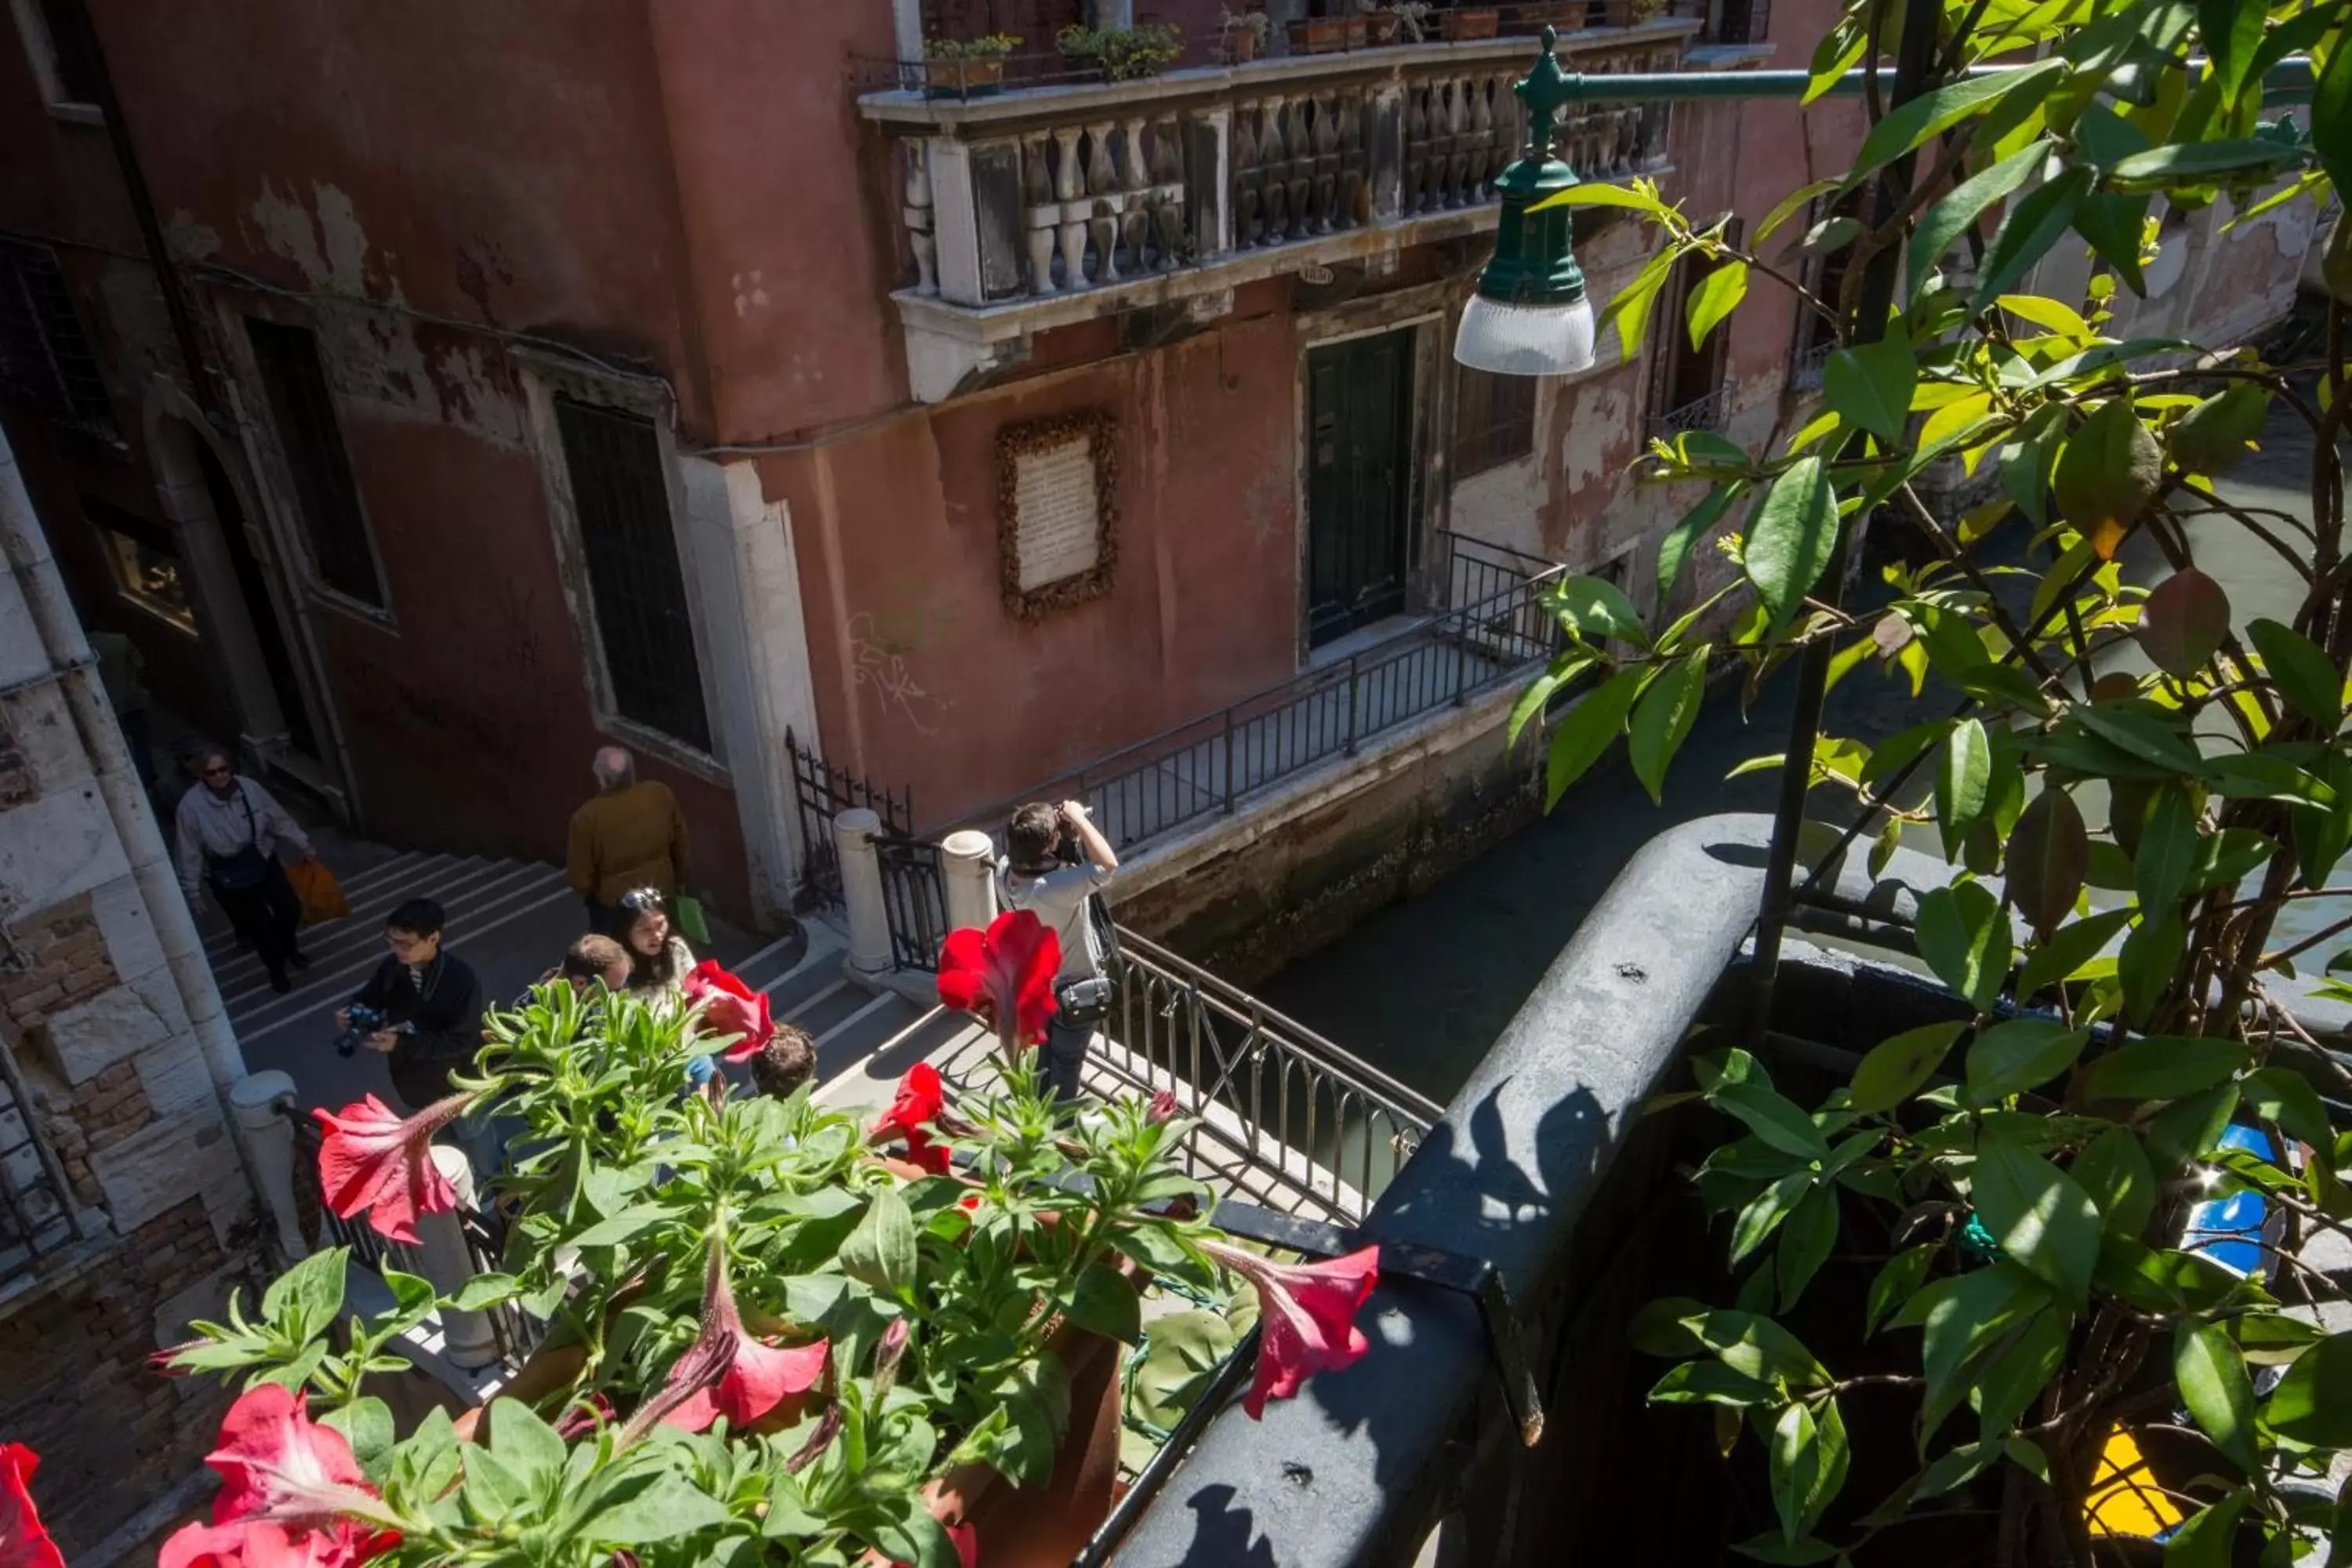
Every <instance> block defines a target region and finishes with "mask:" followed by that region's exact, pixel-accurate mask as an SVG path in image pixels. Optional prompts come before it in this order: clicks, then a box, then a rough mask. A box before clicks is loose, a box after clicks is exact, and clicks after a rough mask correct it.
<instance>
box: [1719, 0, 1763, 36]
mask: <svg viewBox="0 0 2352 1568" xmlns="http://www.w3.org/2000/svg"><path fill="white" fill-rule="evenodd" d="M1722 7H1723V8H1722V10H1720V11H1719V12H1717V15H1716V17H1715V26H1714V27H1713V29H1712V35H1713V36H1712V38H1711V40H1710V41H1711V42H1714V43H1718V44H1760V43H1762V42H1764V40H1765V37H1766V35H1767V34H1769V32H1770V31H1771V30H1772V0H1722Z"/></svg>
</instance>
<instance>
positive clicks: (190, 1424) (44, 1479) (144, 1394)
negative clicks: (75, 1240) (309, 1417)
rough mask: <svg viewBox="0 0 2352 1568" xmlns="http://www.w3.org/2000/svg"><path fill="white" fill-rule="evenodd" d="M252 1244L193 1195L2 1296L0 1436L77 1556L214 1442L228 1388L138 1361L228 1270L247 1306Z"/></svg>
mask: <svg viewBox="0 0 2352 1568" xmlns="http://www.w3.org/2000/svg"><path fill="white" fill-rule="evenodd" d="M257 1255H258V1248H257V1247H256V1246H255V1245H253V1243H252V1242H251V1241H250V1240H249V1239H248V1238H247V1237H243V1236H234V1235H233V1236H232V1237H231V1238H230V1242H229V1244H228V1245H226V1246H225V1245H224V1244H223V1243H222V1242H221V1240H220V1239H219V1238H218V1237H216V1236H215V1232H214V1228H213V1224H212V1220H211V1218H210V1217H209V1216H208V1215H206V1213H205V1205H204V1204H203V1202H202V1201H201V1200H200V1199H198V1198H194V1197H191V1198H189V1199H188V1200H187V1201H186V1202H184V1203H182V1204H181V1205H178V1206H177V1207H175V1208H173V1209H171V1210H169V1211H167V1212H165V1213H163V1214H162V1215H157V1216H156V1217H155V1218H153V1219H152V1220H150V1221H148V1222H147V1223H146V1224H145V1225H143V1226H140V1227H139V1228H138V1229H137V1230H135V1231H133V1232H132V1233H131V1235H130V1236H129V1237H124V1238H122V1239H121V1240H119V1241H115V1242H112V1243H110V1244H108V1245H104V1246H102V1247H95V1248H92V1249H91V1250H90V1251H89V1253H88V1254H86V1255H79V1256H77V1257H76V1258H74V1259H73V1260H72V1264H71V1270H70V1273H69V1274H68V1275H67V1276H66V1277H64V1278H63V1279H58V1280H54V1281H52V1282H49V1283H48V1284H47V1288H46V1289H42V1290H40V1291H38V1292H36V1293H31V1294H28V1295H26V1296H21V1297H19V1298H17V1299H16V1300H14V1301H12V1302H9V1303H6V1304H0V1433H5V1434H6V1435H7V1437H8V1439H9V1440H10V1441H12V1442H19V1443H26V1444H29V1445H31V1447H33V1449H34V1451H35V1452H37V1453H38V1454H39V1455H40V1456H41V1473H40V1477H39V1479H38V1481H37V1495H38V1499H39V1502H40V1506H41V1516H42V1518H43V1519H44V1520H45V1521H47V1523H48V1524H49V1526H50V1528H51V1530H52V1531H54V1532H55V1533H56V1535H57V1538H58V1544H59V1545H60V1546H61V1547H62V1548H63V1549H64V1551H65V1554H66V1559H67V1561H68V1562H72V1561H74V1560H75V1559H76V1558H77V1557H78V1556H79V1554H80V1553H81V1552H85V1551H87V1550H89V1548H90V1547H91V1546H92V1545H94V1544H96V1543H97V1542H99V1541H100V1540H101V1539H103V1538H104V1537H105V1536H106V1535H107V1534H108V1533H109V1532H110V1531H112V1530H114V1529H115V1528H116V1527H117V1526H118V1525H120V1524H121V1522H122V1521H124V1520H126V1519H127V1518H129V1517H130V1516H131V1514H133V1513H135V1512H137V1511H138V1510H139V1509H141V1508H142V1507H144V1506H145V1505H146V1503H148V1502H149V1501H150V1500H152V1499H154V1498H156V1497H158V1496H161V1495H162V1494H163V1493H164V1492H166V1491H168V1490H169V1489H171V1488H173V1486H176V1485H177V1484H179V1483H180V1482H181V1481H182V1480H184V1479H185V1478H186V1477H187V1476H188V1475H190V1474H191V1473H193V1471H194V1468H195V1467H196V1466H197V1465H198V1464H199V1463H201V1461H202V1458H203V1456H204V1455H205V1453H206V1452H208V1451H209V1450H210V1449H211V1448H212V1447H213V1441H214V1437H215V1434H216V1432H217V1430H218V1428H219V1424H220V1416H221V1412H222V1411H223V1410H225V1409H226V1408H227V1405H228V1399H229V1395H228V1394H227V1392H226V1390H224V1389H222V1388H221V1387H220V1386H219V1385H218V1384H215V1383H213V1382H211V1381H210V1380H204V1381H198V1380H194V1379H189V1378H167V1377H164V1376H163V1375H161V1374H159V1373H155V1372H153V1371H152V1370H151V1369H150V1368H149V1367H148V1366H147V1364H146V1355H147V1353H148V1352H150V1351H152V1349H154V1348H155V1346H156V1345H157V1344H158V1342H172V1341H176V1340H178V1339H183V1338H184V1337H186V1331H187V1321H188V1319H189V1318H191V1317H211V1316H212V1315H214V1313H215V1312H216V1311H217V1310H219V1304H218V1301H217V1300H215V1296H216V1295H218V1294H219V1293H220V1291H219V1287H220V1285H221V1284H222V1283H223V1282H224V1279H223V1276H224V1271H226V1274H227V1276H228V1279H229V1280H231V1281H235V1282H241V1283H244V1284H245V1285H246V1287H247V1302H248V1304H249V1303H250V1302H251V1301H252V1300H254V1299H255V1298H254V1292H255V1291H257V1289H259V1288H260V1286H261V1285H262V1283H263V1282H264V1281H263V1280H262V1279H260V1278H258V1273H259V1268H258V1264H257Z"/></svg>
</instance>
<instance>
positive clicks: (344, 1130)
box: [310, 1094, 477, 1247]
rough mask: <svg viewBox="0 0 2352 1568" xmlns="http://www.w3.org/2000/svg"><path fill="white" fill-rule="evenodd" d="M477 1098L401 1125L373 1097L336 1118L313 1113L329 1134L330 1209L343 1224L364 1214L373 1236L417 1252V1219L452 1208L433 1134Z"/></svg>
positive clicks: (441, 1105)
mask: <svg viewBox="0 0 2352 1568" xmlns="http://www.w3.org/2000/svg"><path fill="white" fill-rule="evenodd" d="M476 1098H477V1097H476V1096H474V1095H471V1094H453V1095H451V1096H449V1098H448V1099H446V1100H435V1101H434V1102H433V1103H432V1104H431V1105H428V1106H426V1107H425V1109H424V1110H420V1111H418V1112H417V1113H416V1114H415V1115H414V1116H411V1117H409V1118H407V1119H406V1120H403V1119H402V1118H400V1117H399V1116H396V1115H394V1113H393V1110H392V1108H391V1107H390V1106H388V1105H386V1104H384V1102H383V1101H382V1100H378V1099H377V1098H376V1097H375V1096H374V1095H372V1094H371V1095H369V1096H368V1097H367V1098H366V1099H365V1100H358V1101H355V1102H353V1103H352V1104H350V1105H346V1106H344V1107H343V1108H342V1110H339V1111H326V1110H313V1111H311V1112H310V1114H311V1115H312V1116H314V1117H316V1118H318V1121H319V1125H320V1127H321V1128H322V1129H324V1130H325V1131H326V1141H325V1142H323V1143H322V1144H321V1145H320V1149H319V1186H320V1191H321V1192H322V1193H323V1194H325V1197H326V1203H327V1206H328V1207H329V1208H331V1209H332V1210H334V1211H335V1213H337V1214H339V1215H341V1216H342V1217H343V1218H345V1219H351V1218H352V1217H354V1216H355V1215H358V1214H360V1213H361V1212H362V1210H364V1211H365V1212H366V1214H367V1220H368V1224H369V1226H372V1227H373V1229H374V1230H375V1232H376V1234H377V1235H379V1236H381V1237H384V1238H385V1239H387V1240H390V1241H398V1242H404V1243H406V1244H407V1245H409V1246H411V1247H414V1246H415V1245H416V1241H417V1237H416V1219H417V1216H418V1215H429V1214H447V1213H449V1212H451V1211H452V1210H454V1209H455V1208H457V1188H455V1187H453V1186H451V1185H450V1184H449V1179H448V1178H447V1177H446V1176H444V1175H443V1174H442V1173H441V1172H440V1169H439V1167H437V1166H436V1165H435V1164H434V1163H433V1152H432V1147H431V1145H432V1142H433V1134H435V1133H436V1132H437V1131H440V1130H441V1129H442V1128H443V1127H444V1126H446V1125H447V1124H448V1123H449V1122H451V1121H456V1120H457V1118H458V1117H459V1116H461V1115H463V1114H465V1111H466V1108H467V1107H468V1106H470V1105H472V1104H473V1103H474V1100H476Z"/></svg>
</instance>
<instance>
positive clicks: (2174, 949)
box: [2116, 910, 2189, 1028]
mask: <svg viewBox="0 0 2352 1568" xmlns="http://www.w3.org/2000/svg"><path fill="white" fill-rule="evenodd" d="M2188 950H2189V935H2188V931H2187V929H2186V928H2185V927H2184V926H2183V925H2182V924H2181V921H2180V914H2179V910H2166V911H2165V913H2164V914H2163V915H2161V916H2159V917H2155V918H2143V919H2142V920H2141V921H2140V922H2139V924H2137V925H2136V926H2134V927H2133V928H2132V930H2131V934H2130V935H2129V936H2126V937H2125V938H2124V945H2123V950H2122V951H2121V952H2117V953H2116V978H2117V979H2118V980H2120V981H2121V982H2122V983H2123V990H2124V1016H2125V1018H2126V1019H2127V1020H2128V1021H2129V1022H2130V1023H2131V1024H2132V1026H2134V1027H2135V1028H2137V1027H2138V1026H2142V1025H2145V1024H2146V1023H2147V1020H2148V1018H2149V1016H2151V1015H2152V1014H2154V1012H2155V1011H2156V1004H2157V1002H2158V999H2159V998H2161V997H2162V996H2163V994H2164V992H2165V988H2166V987H2167V986H2168V985H2170V984H2172V982H2173V981H2174V979H2175V978H2176V977H2178V976H2179V973H2180V963H2181V960H2182V958H2183V957H2184V956H2186V954H2187V952H2188Z"/></svg>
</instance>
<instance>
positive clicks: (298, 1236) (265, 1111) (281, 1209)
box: [228, 1071, 310, 1264]
mask: <svg viewBox="0 0 2352 1568" xmlns="http://www.w3.org/2000/svg"><path fill="white" fill-rule="evenodd" d="M228 1100H229V1105H230V1108H231V1109H232V1110H234V1111H235V1112H236V1132H237V1137H238V1138H239V1139H240V1140H241V1141H242V1142H244V1144H245V1151H246V1158H247V1161H249V1162H250V1163H249V1166H248V1169H250V1170H251V1171H252V1173H253V1179H254V1181H255V1183H256V1184H257V1185H258V1186H259V1187H260V1188H261V1194H260V1196H261V1200H262V1202H264V1203H266V1204H268V1205H269V1214H270V1217H271V1218H273V1219H275V1220H276V1221H277V1222H278V1251H279V1252H281V1253H283V1254H285V1257H286V1261H287V1262H288V1263H289V1264H293V1263H299V1262H300V1261H301V1260H302V1259H303V1258H308V1257H309V1256H310V1239H309V1238H308V1237H305V1236H304V1235H303V1234H302V1220H301V1215H300V1212H299V1210H297V1209H296V1208H295V1206H294V1129H293V1128H292V1127H291V1126H289V1125H288V1123H287V1121H286V1117H285V1114H284V1111H283V1110H281V1108H282V1107H285V1106H289V1105H292V1104H293V1103H294V1079H293V1078H292V1077H291V1076H290V1075H289V1074H286V1073H282V1072H276V1071H271V1072H257V1073H253V1074H251V1075H249V1076H247V1077H245V1078H241V1079H237V1080H236V1082H235V1083H233V1084H231V1085H230V1086H229V1091H228Z"/></svg>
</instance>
